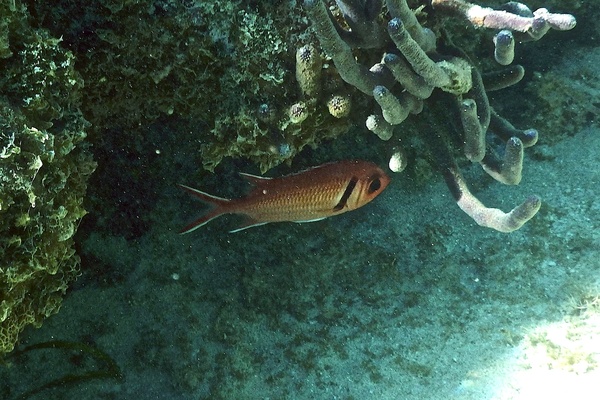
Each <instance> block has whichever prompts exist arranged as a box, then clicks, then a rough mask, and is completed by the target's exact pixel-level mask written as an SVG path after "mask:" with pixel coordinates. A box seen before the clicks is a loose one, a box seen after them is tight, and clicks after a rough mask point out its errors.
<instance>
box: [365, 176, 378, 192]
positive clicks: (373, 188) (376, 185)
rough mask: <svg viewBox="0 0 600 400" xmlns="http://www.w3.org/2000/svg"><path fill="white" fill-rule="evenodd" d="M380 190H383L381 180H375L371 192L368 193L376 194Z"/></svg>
mask: <svg viewBox="0 0 600 400" xmlns="http://www.w3.org/2000/svg"><path fill="white" fill-rule="evenodd" d="M379 189H381V180H380V179H379V178H375V179H373V180H372V181H371V183H370V184H369V190H368V193H369V194H371V193H375V192H376V191H378V190H379Z"/></svg>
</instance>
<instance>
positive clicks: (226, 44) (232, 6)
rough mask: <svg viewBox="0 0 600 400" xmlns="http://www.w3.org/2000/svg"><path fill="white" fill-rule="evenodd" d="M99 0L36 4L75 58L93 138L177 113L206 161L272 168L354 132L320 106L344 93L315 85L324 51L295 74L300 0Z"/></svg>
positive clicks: (138, 128)
mask: <svg viewBox="0 0 600 400" xmlns="http://www.w3.org/2000/svg"><path fill="white" fill-rule="evenodd" d="M104 3H105V2H100V1H92V2H86V3H85V4H76V5H75V4H74V3H72V2H67V1H62V2H60V3H59V6H57V4H54V3H53V4H49V3H39V4H35V5H34V7H35V9H36V14H37V15H38V16H39V20H40V21H41V23H42V24H43V26H45V27H47V28H48V29H50V30H51V31H52V32H53V33H54V34H55V35H59V34H60V35H61V36H63V38H64V42H65V45H66V46H68V47H69V48H70V49H71V50H72V51H73V52H74V53H75V54H76V56H77V59H78V71H79V72H81V74H82V76H83V78H84V80H85V89H84V90H85V93H86V102H85V103H84V104H83V105H82V108H83V112H84V115H86V118H88V119H89V120H90V122H92V125H93V126H92V128H91V129H92V133H93V135H94V136H97V137H98V140H102V136H103V135H104V134H106V132H108V131H109V130H111V129H119V130H124V131H126V132H127V136H129V135H131V136H143V135H144V133H145V130H146V127H147V126H148V125H149V124H151V123H152V122H154V121H156V120H157V119H158V118H161V117H162V118H164V117H169V118H173V119H181V120H184V122H183V123H182V125H183V124H185V125H188V126H195V129H194V131H193V132H192V133H190V132H189V131H188V132H184V131H177V132H174V133H173V134H174V135H177V136H179V137H182V140H188V138H189V140H190V141H193V142H194V143H196V147H197V150H198V153H199V157H198V159H199V164H202V165H204V166H205V167H206V168H207V169H210V170H212V169H213V168H214V167H215V166H217V165H218V164H219V163H220V162H221V160H222V159H223V158H224V157H235V158H240V157H246V158H249V159H250V160H252V161H254V162H256V163H257V164H259V165H260V167H261V170H263V171H265V170H267V169H269V168H271V167H273V166H274V165H277V164H279V163H281V162H284V161H288V160H291V159H292V158H293V157H294V156H295V155H296V154H297V153H298V152H299V151H300V150H301V149H302V148H303V147H305V146H306V145H316V144H317V143H319V142H320V141H322V140H324V139H326V138H332V137H335V136H337V135H339V134H341V133H343V132H346V131H347V130H348V127H349V126H350V122H349V118H340V119H337V118H335V117H333V116H331V115H330V114H329V112H328V110H327V106H326V104H325V100H323V101H321V102H320V104H319V105H318V106H317V104H316V99H320V98H321V96H330V95H334V94H340V95H344V94H345V93H333V92H332V91H331V90H329V91H327V88H325V90H326V93H316V92H315V91H317V90H319V91H320V90H322V89H324V88H323V85H322V82H323V81H324V80H326V79H327V77H321V75H326V74H325V73H323V74H322V73H321V70H322V68H321V62H322V57H321V55H320V54H319V52H318V51H316V50H315V51H314V54H312V55H311V56H307V57H306V60H307V64H306V65H305V67H304V69H302V67H299V68H298V70H297V71H296V74H294V69H295V68H294V65H293V60H294V58H295V53H296V51H297V49H299V48H300V47H303V45H304V43H305V42H307V41H306V40H305V39H304V38H305V37H306V36H308V33H307V31H306V21H305V18H304V17H303V15H302V14H301V13H298V12H295V11H296V10H297V7H296V6H295V5H294V4H293V2H257V3H256V4H254V3H253V4H247V2H243V1H241V0H231V1H216V0H211V1H198V0H196V1H185V2H175V1H167V0H164V1H157V2H149V1H121V2H116V1H115V2H111V3H110V5H106V4H104ZM307 51H308V52H310V50H307ZM299 57H302V56H301V55H300V56H299ZM301 59H302V58H301ZM311 74H312V75H314V76H311ZM297 77H298V79H299V80H298V81H297V80H296V78H297ZM303 79H304V80H305V83H306V85H304V86H302V85H303V83H302V80H303ZM310 85H313V86H312V88H311V87H309V86H310ZM299 102H304V103H305V104H306V111H307V112H306V115H307V118H306V119H305V120H304V121H303V122H301V123H300V122H299V121H298V120H297V119H295V118H294V120H293V121H291V120H290V118H289V113H288V110H289V109H290V107H291V106H292V105H294V104H297V103H299ZM265 110H269V115H270V116H269V117H268V118H264V117H265V114H264V111H265ZM129 143H131V141H130V140H123V146H128V145H129Z"/></svg>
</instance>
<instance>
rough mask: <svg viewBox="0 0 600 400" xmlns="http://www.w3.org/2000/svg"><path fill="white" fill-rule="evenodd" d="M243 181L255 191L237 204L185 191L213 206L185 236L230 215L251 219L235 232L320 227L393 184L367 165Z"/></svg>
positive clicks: (329, 167)
mask: <svg viewBox="0 0 600 400" xmlns="http://www.w3.org/2000/svg"><path fill="white" fill-rule="evenodd" d="M241 175H242V176H243V177H244V178H246V179H247V180H248V181H250V182H251V183H252V184H253V185H254V188H253V189H252V190H251V191H250V192H249V193H248V194H247V195H246V196H245V197H241V198H237V199H231V200H230V199H224V198H221V197H216V196H212V195H210V194H208V193H204V192H202V191H200V190H197V189H194V188H191V187H189V186H185V185H179V186H180V187H181V188H183V189H185V190H186V191H188V192H189V193H191V194H193V195H194V196H196V197H199V198H200V199H201V200H202V201H204V202H205V203H208V204H210V205H212V206H213V208H212V209H211V210H209V211H208V212H207V213H206V214H205V215H203V216H202V217H200V218H199V219H197V220H196V221H194V222H192V223H191V224H189V225H188V226H186V227H184V228H183V229H182V230H181V233H188V232H191V231H193V230H195V229H197V228H199V227H201V226H202V225H204V224H206V223H207V222H208V221H210V220H212V219H214V218H216V217H219V216H221V215H224V214H241V215H244V216H245V217H246V221H245V223H244V224H243V225H242V226H240V227H239V228H238V229H234V230H232V231H231V232H237V231H240V230H242V229H246V228H250V227H253V226H258V225H263V224H267V223H269V222H282V221H293V222H308V221H317V220H320V219H323V218H327V217H330V216H332V215H337V214H342V213H344V212H346V211H351V210H355V209H357V208H359V207H362V206H364V205H365V204H367V203H368V202H370V201H371V200H373V199H374V198H375V197H377V196H378V195H379V193H381V192H382V191H383V190H384V189H385V188H386V187H387V185H388V184H389V182H390V178H389V177H388V176H387V175H386V174H385V172H383V170H381V168H379V167H378V166H377V165H375V164H373V163H371V162H367V161H338V162H333V163H328V164H323V165H320V166H318V167H314V168H311V169H308V170H306V171H302V172H299V173H297V174H293V175H287V176H283V177H280V178H264V177H260V176H256V175H250V174H243V173H242V174H241Z"/></svg>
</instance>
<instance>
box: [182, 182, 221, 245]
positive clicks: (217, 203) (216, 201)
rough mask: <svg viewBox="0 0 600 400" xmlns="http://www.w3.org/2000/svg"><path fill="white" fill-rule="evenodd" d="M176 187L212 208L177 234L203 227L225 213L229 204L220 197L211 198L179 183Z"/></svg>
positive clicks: (211, 196) (209, 195)
mask: <svg viewBox="0 0 600 400" xmlns="http://www.w3.org/2000/svg"><path fill="white" fill-rule="evenodd" d="M177 186H179V187H180V188H182V189H183V190H185V191H186V192H188V193H190V194H192V195H194V196H196V197H198V198H199V199H200V200H202V201H203V202H204V203H206V204H208V205H210V206H212V209H210V210H209V211H208V212H207V213H206V214H204V215H203V216H201V217H200V218H198V219H197V220H195V221H194V222H192V223H191V224H189V225H186V226H185V227H183V229H182V230H180V231H179V233H181V234H184V233H189V232H192V231H194V230H196V229H198V228H200V227H201V226H203V225H205V224H206V223H207V222H208V221H210V220H212V219H215V218H217V217H218V216H221V215H223V214H226V213H227V206H228V205H229V202H230V200H229V199H224V198H222V197H217V196H213V195H211V194H208V193H205V192H202V191H200V190H198V189H194V188H192V187H189V186H186V185H182V184H180V183H178V184H177Z"/></svg>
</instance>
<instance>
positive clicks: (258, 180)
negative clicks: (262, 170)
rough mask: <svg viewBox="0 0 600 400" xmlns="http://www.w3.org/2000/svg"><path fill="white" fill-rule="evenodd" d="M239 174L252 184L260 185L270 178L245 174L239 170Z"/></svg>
mask: <svg viewBox="0 0 600 400" xmlns="http://www.w3.org/2000/svg"><path fill="white" fill-rule="evenodd" d="M240 176H241V177H243V178H244V179H246V180H247V181H248V182H250V183H251V184H252V185H254V186H260V185H261V184H264V182H266V181H270V180H271V178H267V177H266V176H258V175H252V174H247V173H245V172H240Z"/></svg>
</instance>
